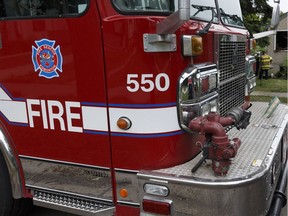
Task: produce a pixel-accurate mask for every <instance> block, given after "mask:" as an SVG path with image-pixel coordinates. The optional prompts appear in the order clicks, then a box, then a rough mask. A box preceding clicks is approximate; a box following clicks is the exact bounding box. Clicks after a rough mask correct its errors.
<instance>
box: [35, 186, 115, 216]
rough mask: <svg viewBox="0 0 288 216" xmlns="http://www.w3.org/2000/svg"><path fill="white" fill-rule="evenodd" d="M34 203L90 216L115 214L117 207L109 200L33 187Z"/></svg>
mask: <svg viewBox="0 0 288 216" xmlns="http://www.w3.org/2000/svg"><path fill="white" fill-rule="evenodd" d="M32 194H33V204H34V205H36V206H41V207H45V208H50V209H54V210H58V211H63V212H67V213H72V214H77V215H83V216H90V215H101V216H106V215H107V216H111V215H113V212H114V209H115V207H114V206H113V203H111V202H108V201H102V200H101V201H100V200H94V199H89V198H86V197H85V198H83V197H78V196H75V195H71V194H65V193H61V192H58V191H57V192H54V191H46V190H38V189H37V190H35V189H32Z"/></svg>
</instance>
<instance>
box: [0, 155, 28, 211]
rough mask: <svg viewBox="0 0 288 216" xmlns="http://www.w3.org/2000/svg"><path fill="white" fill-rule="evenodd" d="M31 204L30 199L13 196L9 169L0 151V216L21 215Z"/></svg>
mask: <svg viewBox="0 0 288 216" xmlns="http://www.w3.org/2000/svg"><path fill="white" fill-rule="evenodd" d="M31 206H32V200H31V199H27V198H22V199H14V198H13V196H12V189H11V183H10V176H9V171H8V168H7V166H6V162H5V160H4V157H3V155H2V153H1V151H0V216H23V215H26V214H27V213H28V211H29V210H30V208H31Z"/></svg>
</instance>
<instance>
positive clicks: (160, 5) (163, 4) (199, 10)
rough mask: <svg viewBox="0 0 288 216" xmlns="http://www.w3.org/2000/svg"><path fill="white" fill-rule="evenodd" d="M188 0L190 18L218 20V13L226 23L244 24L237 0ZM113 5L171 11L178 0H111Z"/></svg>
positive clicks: (138, 10)
mask: <svg viewBox="0 0 288 216" xmlns="http://www.w3.org/2000/svg"><path fill="white" fill-rule="evenodd" d="M215 1H216V0H205V1H199V0H190V5H191V8H190V17H191V19H197V20H203V21H207V22H211V21H213V22H218V21H219V20H218V19H219V16H218V15H219V14H220V17H221V20H222V22H223V23H224V24H226V25H233V26H241V27H242V26H244V24H243V22H242V15H241V7H240V3H239V0H218V4H219V11H218V10H217V7H216V2H215ZM113 2H114V5H115V7H116V8H117V9H118V10H119V11H121V12H124V13H136V14H137V13H138V14H139V13H163V12H166V13H167V12H168V13H172V12H174V11H176V10H178V0H113Z"/></svg>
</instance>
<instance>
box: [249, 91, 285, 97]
mask: <svg viewBox="0 0 288 216" xmlns="http://www.w3.org/2000/svg"><path fill="white" fill-rule="evenodd" d="M251 95H252V96H253V95H260V96H271V97H273V96H277V97H288V93H287V92H261V91H253V92H252V93H251Z"/></svg>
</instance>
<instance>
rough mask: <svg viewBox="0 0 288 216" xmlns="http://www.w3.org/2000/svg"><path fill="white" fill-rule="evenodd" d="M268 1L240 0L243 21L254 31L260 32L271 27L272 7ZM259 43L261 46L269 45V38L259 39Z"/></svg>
mask: <svg viewBox="0 0 288 216" xmlns="http://www.w3.org/2000/svg"><path fill="white" fill-rule="evenodd" d="M267 1H268V0H250V1H249V0H248V1H247V0H240V4H241V9H242V13H243V21H244V23H245V25H246V27H247V28H248V29H249V30H250V31H251V32H252V33H259V32H263V31H267V30H268V29H269V26H270V18H271V15H272V7H270V6H269V5H268V3H267ZM257 43H258V45H259V46H260V47H266V46H268V45H269V38H268V37H265V38H261V39H258V40H257Z"/></svg>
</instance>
